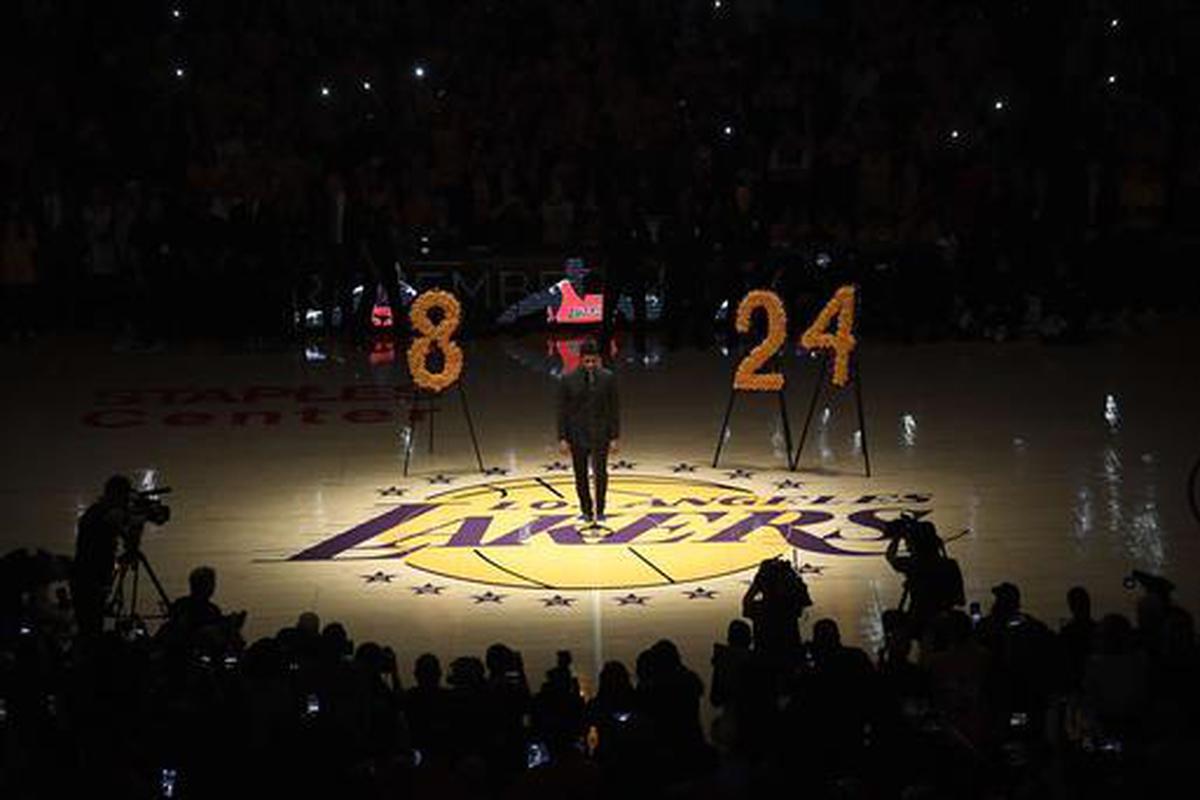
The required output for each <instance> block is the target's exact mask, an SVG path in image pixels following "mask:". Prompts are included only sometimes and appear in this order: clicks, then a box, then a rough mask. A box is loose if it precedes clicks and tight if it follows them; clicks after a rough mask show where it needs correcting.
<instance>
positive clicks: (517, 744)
mask: <svg viewBox="0 0 1200 800" xmlns="http://www.w3.org/2000/svg"><path fill="white" fill-rule="evenodd" d="M485 662H486V664H487V670H488V676H487V707H486V713H487V714H488V715H489V722H488V731H487V737H488V741H489V745H488V750H489V752H488V760H489V765H490V766H491V768H492V770H493V771H494V772H495V773H497V774H511V773H513V772H515V771H517V770H519V769H521V768H522V767H523V766H524V750H523V749H522V738H523V733H524V725H525V716H526V714H528V713H529V711H530V701H531V694H530V691H529V682H528V680H527V679H526V677H525V665H524V663H523V661H522V659H521V654H520V653H518V652H516V651H515V650H513V649H512V648H510V647H508V646H506V645H503V644H493V645H491V646H490V647H488V649H487V653H486V655H485Z"/></svg>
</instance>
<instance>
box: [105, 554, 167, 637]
mask: <svg viewBox="0 0 1200 800" xmlns="http://www.w3.org/2000/svg"><path fill="white" fill-rule="evenodd" d="M142 569H145V571H146V575H147V576H148V577H149V578H150V583H151V584H152V585H153V587H154V590H155V591H156V592H158V600H159V603H160V606H161V610H160V611H159V613H157V614H148V615H146V617H147V618H149V619H165V618H166V616H167V610H168V609H169V608H170V607H171V600H170V598H168V597H167V592H166V590H165V589H163V585H162V582H161V581H159V579H158V575H156V574H155V572H154V567H152V566H150V561H149V560H148V559H147V558H146V554H145V553H143V552H142V551H141V550H140V549H137V550H126V551H125V552H124V553H122V554H121V557H120V559H118V561H117V576H116V578H115V579H114V580H113V590H112V595H111V596H110V597H109V600H108V606H107V608H108V612H109V615H110V616H112V617H114V618H115V619H116V621H117V627H118V628H120V627H121V626H122V624H128V623H130V622H133V623H137V622H140V621H141V620H142V619H143V617H142V615H140V614H138V583H139V580H140V578H141V571H142ZM126 584H128V585H129V597H128V604H127V603H126V596H125V588H126Z"/></svg>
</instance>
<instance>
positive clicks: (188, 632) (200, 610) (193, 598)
mask: <svg viewBox="0 0 1200 800" xmlns="http://www.w3.org/2000/svg"><path fill="white" fill-rule="evenodd" d="M216 591H217V572H216V570H214V569H213V568H212V567H196V568H195V569H193V570H192V571H191V572H190V573H189V574H188V593H187V594H186V595H184V596H183V597H180V598H178V599H176V600H175V601H174V602H173V603H171V608H170V612H169V613H168V615H167V616H168V618H169V619H170V626H171V628H172V629H173V630H174V631H175V633H177V634H178V635H179V636H181V637H183V638H184V639H190V638H191V637H192V636H193V635H194V634H195V633H196V632H197V631H199V630H200V629H202V628H206V627H208V626H209V625H217V624H220V622H221V620H222V618H223V617H222V614H221V609H220V608H219V607H218V606H217V604H216V603H214V602H213V601H212V598H213V594H214V593H216Z"/></svg>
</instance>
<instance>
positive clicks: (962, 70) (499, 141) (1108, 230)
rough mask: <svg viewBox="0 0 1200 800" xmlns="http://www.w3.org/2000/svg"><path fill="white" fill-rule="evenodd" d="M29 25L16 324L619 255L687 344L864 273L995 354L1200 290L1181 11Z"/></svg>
mask: <svg viewBox="0 0 1200 800" xmlns="http://www.w3.org/2000/svg"><path fill="white" fill-rule="evenodd" d="M3 23H4V24H3V28H4V30H5V33H6V34H7V36H8V40H9V41H8V45H7V46H6V52H9V53H10V56H11V57H12V58H13V59H14V61H15V62H16V63H19V64H20V66H21V69H20V70H15V71H11V72H10V75H11V77H10V79H8V80H6V97H7V98H8V101H9V102H7V103H6V104H5V107H4V109H2V110H0V214H2V217H3V219H2V223H0V239H2V245H3V247H2V253H0V277H2V285H0V294H2V295H3V300H2V302H3V306H4V321H3V327H4V329H5V330H6V332H8V333H10V334H17V335H25V334H27V333H29V332H31V331H37V330H45V329H61V328H70V327H74V326H84V327H90V328H95V329H99V330H103V331H107V332H125V333H127V334H130V333H133V334H137V335H139V336H140V337H142V338H144V339H153V338H159V337H163V336H171V335H175V334H182V333H195V332H199V333H206V334H210V335H211V334H220V333H229V332H236V333H238V334H244V333H251V334H255V335H279V334H281V333H282V332H283V331H285V330H287V329H288V328H289V326H290V325H291V324H292V320H294V318H295V317H294V313H295V312H296V311H302V310H303V309H305V308H308V307H317V308H328V307H330V306H334V305H336V306H337V307H339V308H344V309H351V308H352V307H353V300H352V296H353V294H354V289H355V288H356V287H364V289H363V291H364V292H365V293H366V294H367V296H368V298H369V299H371V298H373V297H377V296H378V294H379V289H380V288H381V287H382V288H383V289H384V290H385V291H387V292H388V296H389V298H390V299H391V300H392V301H393V302H398V300H397V298H398V297H399V291H398V278H397V273H396V266H397V265H400V267H401V269H402V270H403V269H405V268H407V267H408V266H411V264H412V263H413V262H415V261H420V260H422V259H431V260H435V261H436V260H444V259H447V258H462V259H466V260H468V261H469V262H472V263H477V264H479V265H480V268H485V267H486V265H487V264H488V262H489V259H491V258H492V257H494V256H495V255H497V254H500V255H508V256H521V257H525V256H528V257H533V256H539V257H541V256H548V257H549V258H550V261H551V263H554V261H556V260H557V261H558V263H561V261H562V258H563V257H564V256H568V255H571V256H583V257H586V258H588V259H589V260H590V263H592V264H594V265H595V266H598V267H599V268H600V271H601V272H602V274H603V278H602V280H603V282H604V283H605V285H606V286H607V287H608V288H609V289H610V290H611V291H613V292H623V293H627V294H630V295H632V296H640V294H641V293H643V292H645V291H647V290H652V291H654V292H656V293H658V294H659V295H660V296H662V297H663V298H664V313H665V319H666V322H667V324H668V325H669V326H671V328H672V330H673V331H674V332H676V333H678V334H679V335H680V336H682V337H686V338H703V337H704V336H705V335H707V333H708V331H709V328H710V327H711V323H712V318H713V311H714V309H715V308H717V307H718V306H719V304H720V302H721V301H722V300H724V299H728V298H730V297H734V298H736V297H737V296H738V295H739V294H740V293H741V292H742V291H743V290H744V289H745V288H746V287H750V286H753V287H762V286H775V287H776V288H779V289H780V290H781V291H783V292H784V294H785V296H786V297H787V298H788V300H789V302H794V303H796V304H797V305H799V306H801V307H802V309H807V308H809V307H810V305H811V302H812V298H813V297H816V298H817V302H819V301H821V300H823V299H824V297H825V296H826V295H827V293H828V288H829V287H830V286H831V285H835V284H837V283H840V282H845V281H848V280H856V281H858V282H860V283H861V284H862V285H863V286H864V290H865V292H866V294H865V297H867V298H869V299H871V301H872V302H873V309H874V311H873V313H872V314H871V315H870V316H869V317H866V318H864V322H865V324H868V325H874V326H876V327H877V328H878V332H887V333H891V334H894V335H900V336H906V337H948V336H970V337H977V336H985V337H989V338H993V339H997V340H1000V339H1007V338H1013V337H1041V338H1043V339H1063V338H1072V337H1075V338H1078V337H1083V336H1088V335H1092V334H1094V333H1097V332H1103V331H1107V330H1113V329H1122V328H1127V327H1129V326H1131V325H1136V324H1138V323H1139V322H1140V321H1144V320H1145V319H1147V318H1148V315H1149V314H1151V313H1162V312H1172V311H1176V310H1179V309H1180V308H1194V307H1195V298H1196V297H1197V296H1200V287H1197V284H1196V278H1195V271H1194V270H1185V269H1182V268H1181V265H1183V264H1190V263H1194V261H1195V245H1194V242H1195V233H1196V220H1197V219H1200V213H1198V212H1200V147H1198V146H1197V142H1200V135H1198V134H1200V113H1198V112H1197V108H1198V106H1197V105H1196V104H1195V103H1194V102H1192V101H1191V98H1194V97H1195V96H1196V95H1197V90H1198V88H1200V87H1198V86H1197V76H1200V68H1198V66H1200V65H1198V64H1197V58H1198V56H1197V53H1198V52H1200V49H1197V48H1196V47H1194V46H1193V45H1194V43H1195V42H1196V41H1197V39H1198V34H1200V7H1197V5H1196V4H1194V3H1188V2H1182V0H1160V1H1159V2H1149V3H1124V2H1115V1H1114V2H1107V1H1105V0H1088V1H1087V2H1072V3H1024V2H1013V3H992V2H983V0H969V1H967V2H947V1H945V0H921V1H920V2H911V3H889V2H884V1H883V0H852V1H848V2H834V1H833V0H728V1H727V2H713V0H683V1H682V2H655V1H654V0H636V1H634V2H617V3H612V2H597V1H596V0H590V1H581V2H548V0H521V1H520V2H502V3H499V2H491V0H466V1H464V2H452V3H451V2H440V1H439V0H400V1H396V0H386V2H385V1H384V0H372V1H371V2H361V3H343V2H334V1H333V0H312V1H309V0H304V1H303V2H301V1H300V0H263V2H255V3H240V2H232V0H206V1H205V2H203V3H187V2H182V0H181V1H180V2H166V0H164V1H163V2H135V3H120V4H115V5H114V4H111V3H68V2H62V1H61V0H46V1H45V2H37V3H18V4H12V5H11V7H7V8H5V10H4V12H3ZM639 305H640V304H638V303H635V309H636V308H638V306H639ZM365 306H366V307H370V306H371V303H370V302H367V303H366V304H365ZM497 310H498V309H497ZM347 313H350V312H349V311H347Z"/></svg>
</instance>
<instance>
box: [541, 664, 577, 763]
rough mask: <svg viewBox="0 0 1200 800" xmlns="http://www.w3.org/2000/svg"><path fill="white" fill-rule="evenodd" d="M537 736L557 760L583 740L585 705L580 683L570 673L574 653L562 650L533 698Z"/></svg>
mask: <svg viewBox="0 0 1200 800" xmlns="http://www.w3.org/2000/svg"><path fill="white" fill-rule="evenodd" d="M532 711H533V727H534V731H535V736H536V737H537V738H539V739H540V740H541V741H543V742H545V743H546V745H547V746H548V747H549V748H550V753H551V757H556V756H558V755H559V754H560V753H562V752H563V751H565V750H566V749H567V748H570V747H572V746H574V745H578V744H579V743H580V742H581V741H582V739H583V732H584V731H583V714H584V702H583V697H582V695H581V694H580V691H579V681H578V680H576V678H575V676H574V674H573V673H572V672H571V653H570V651H568V650H560V651H559V652H558V655H557V662H556V663H555V665H554V667H553V668H552V669H549V670H547V671H546V681H545V683H543V684H542V687H541V689H539V690H538V693H537V695H536V696H535V697H534V698H533V703H532Z"/></svg>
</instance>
